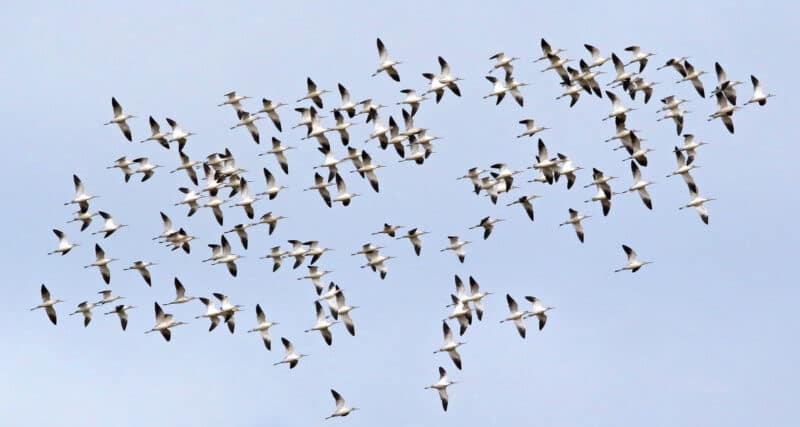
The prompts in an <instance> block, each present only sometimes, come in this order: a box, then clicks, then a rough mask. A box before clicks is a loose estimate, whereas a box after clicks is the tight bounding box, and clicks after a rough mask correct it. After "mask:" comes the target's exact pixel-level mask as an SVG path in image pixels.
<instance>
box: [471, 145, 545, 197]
mask: <svg viewBox="0 0 800 427" xmlns="http://www.w3.org/2000/svg"><path fill="white" fill-rule="evenodd" d="M540 140H541V139H540ZM484 172H486V170H484V169H480V168H477V167H473V168H469V170H468V171H467V173H466V174H465V175H463V176H460V177H458V178H456V179H459V180H460V179H469V180H470V181H471V182H472V186H473V190H474V192H475V194H478V193H480V190H481V177H480V176H481V174H483V173H484Z"/></svg>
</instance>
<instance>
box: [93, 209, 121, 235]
mask: <svg viewBox="0 0 800 427" xmlns="http://www.w3.org/2000/svg"><path fill="white" fill-rule="evenodd" d="M98 214H99V215H100V216H101V217H103V219H104V220H105V223H104V224H103V228H101V229H100V230H98V231H95V232H93V233H92V234H104V236H103V238H104V239H105V238H107V237H108V236H110V235H112V234H114V232H115V231H117V230H119V229H120V228H123V227H127V226H128V225H127V224H117V223H116V222H114V218H112V217H111V215H110V214H108V213H107V212H103V211H99V212H98Z"/></svg>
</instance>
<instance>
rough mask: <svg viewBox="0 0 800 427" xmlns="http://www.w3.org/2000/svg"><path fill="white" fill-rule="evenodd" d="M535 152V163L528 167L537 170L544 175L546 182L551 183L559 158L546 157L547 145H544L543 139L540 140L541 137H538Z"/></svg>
mask: <svg viewBox="0 0 800 427" xmlns="http://www.w3.org/2000/svg"><path fill="white" fill-rule="evenodd" d="M537 153H538V154H537V155H536V163H535V164H534V165H533V166H531V167H529V168H528V169H536V170H538V171H539V172H541V173H542V174H543V175H544V176H545V179H546V181H547V183H548V184H552V183H553V181H554V180H555V172H556V171H557V168H558V165H559V163H560V162H561V159H558V158H555V159H551V158H549V157H548V155H547V146H545V144H544V141H542V139H541V138H539V142H538V144H537Z"/></svg>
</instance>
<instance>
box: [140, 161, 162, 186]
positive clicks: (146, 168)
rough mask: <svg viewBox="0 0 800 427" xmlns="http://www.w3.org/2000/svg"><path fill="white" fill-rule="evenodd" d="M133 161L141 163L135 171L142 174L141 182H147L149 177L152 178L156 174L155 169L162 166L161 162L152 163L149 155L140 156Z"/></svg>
mask: <svg viewBox="0 0 800 427" xmlns="http://www.w3.org/2000/svg"><path fill="white" fill-rule="evenodd" d="M133 162H134V163H136V164H138V165H139V167H138V168H137V169H136V170H135V171H133V173H134V174H137V173H140V174H142V180H141V182H145V181H147V180H148V179H150V178H152V177H153V175H155V170H156V169H158V168H160V167H161V165H159V164H154V163H150V159H149V158H147V157H139V158H137V159H133Z"/></svg>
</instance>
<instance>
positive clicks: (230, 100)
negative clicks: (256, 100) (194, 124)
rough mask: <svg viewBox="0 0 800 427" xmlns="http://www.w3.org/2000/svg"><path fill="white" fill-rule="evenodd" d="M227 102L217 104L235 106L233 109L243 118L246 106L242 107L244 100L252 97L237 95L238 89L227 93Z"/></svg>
mask: <svg viewBox="0 0 800 427" xmlns="http://www.w3.org/2000/svg"><path fill="white" fill-rule="evenodd" d="M223 96H225V98H226V99H225V102H223V103H222V104H217V107H223V106H225V105H230V106H231V107H233V110H234V111H236V114H237V115H238V116H239V117H240V118H241V114H242V113H244V112H245V111H244V107H242V101H244V100H245V99H250V97H249V96H243V95H237V94H236V91H231V92H228V93H226V94H225V95H223Z"/></svg>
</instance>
